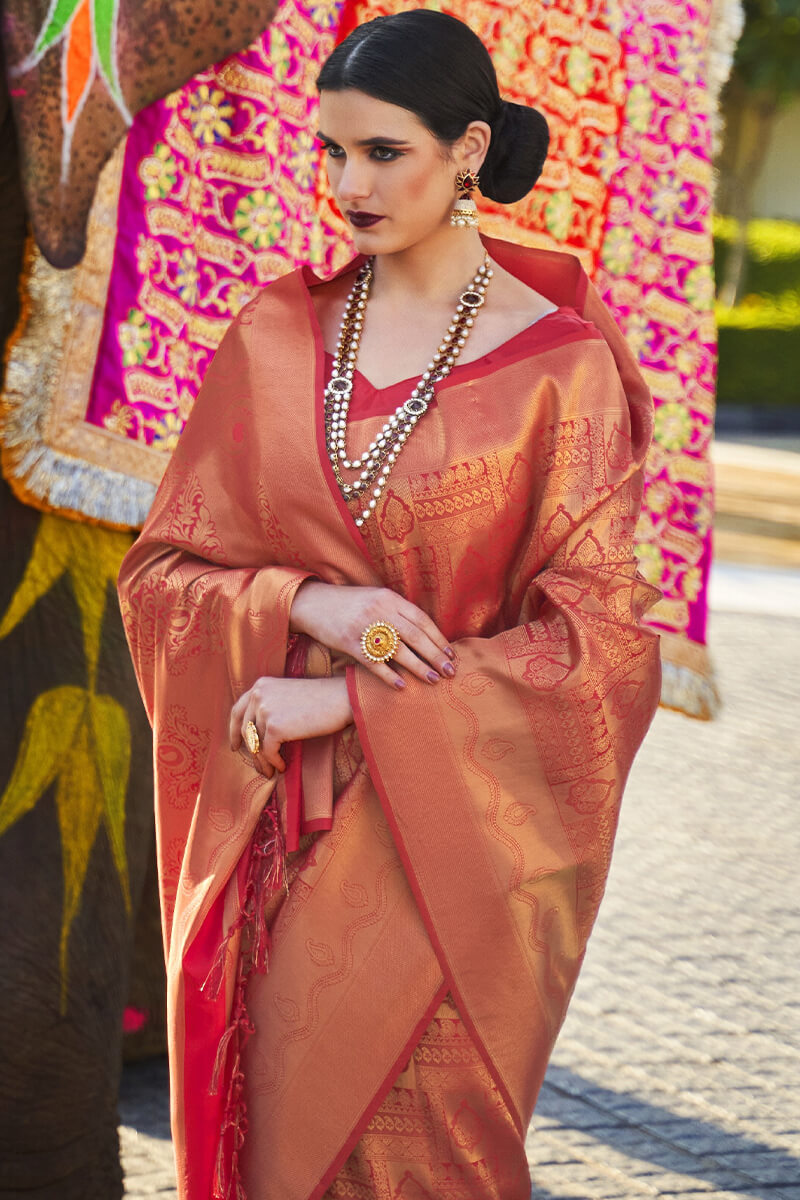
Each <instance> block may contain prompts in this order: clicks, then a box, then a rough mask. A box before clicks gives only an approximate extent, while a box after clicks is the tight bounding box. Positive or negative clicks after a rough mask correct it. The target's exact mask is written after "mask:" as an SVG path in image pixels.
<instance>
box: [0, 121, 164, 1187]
mask: <svg viewBox="0 0 800 1200" xmlns="http://www.w3.org/2000/svg"><path fill="white" fill-rule="evenodd" d="M14 156H15V139H14V134H13V127H12V125H11V121H10V114H9V111H8V108H7V105H6V106H5V107H4V106H3V104H2V103H0V195H2V206H3V220H2V221H1V222H0V346H2V345H4V344H5V342H6V339H7V337H8V335H9V333H10V332H11V329H12V328H13V326H14V324H15V322H16V319H17V316H18V303H17V277H18V274H19V270H20V265H21V260H22V248H23V242H24V237H25V213H24V208H23V205H22V192H21V188H20V187H19V179H18V168H17V167H16V166H15V161H14ZM129 543H130V536H129V535H125V534H119V533H114V532H109V531H106V530H100V529H94V528H90V527H89V526H86V525H79V524H75V523H73V522H70V521H66V520H63V519H62V518H59V517H55V516H50V515H42V514H41V513H39V512H36V511H34V510H33V509H31V508H28V507H26V506H25V505H23V504H21V503H20V502H19V501H18V500H17V499H16V498H14V497H13V495H12V494H11V492H10V490H9V488H8V487H7V485H6V484H5V483H4V482H3V483H2V484H0V564H2V569H1V570H0V679H2V681H3V686H2V689H0V912H1V913H2V920H1V921H0V1012H1V1013H2V1021H0V1196H2V1197H3V1198H6V1197H19V1198H22V1197H25V1198H26V1200H114V1198H115V1197H118V1196H121V1195H122V1177H121V1169H120V1164H119V1145H118V1137H117V1128H116V1126H117V1112H116V1101H117V1090H118V1084H119V1075H120V1067H121V1059H122V1044H123V1036H122V1027H123V1025H122V1022H123V1009H124V1006H125V1002H126V1000H127V998H128V989H129V975H130V970H129V966H130V961H131V954H132V948H133V944H134V932H135V917H136V914H137V911H138V909H139V906H140V901H141V896H142V891H143V885H144V882H145V877H146V873H147V869H148V860H149V858H150V856H151V852H152V851H151V847H152V841H153V818H152V766H151V757H152V743H151V737H150V731H149V727H148V725H147V721H146V718H145V715H144V712H143V710H142V707H141V704H140V701H139V697H138V692H137V688H136V683H135V680H134V677H133V673H132V670H131V667H130V660H129V655H128V650H127V646H126V644H125V638H124V634H123V631H122V625H121V622H120V618H119V613H118V609H117V602H116V594H115V590H114V582H115V576H116V571H117V565H118V562H119V559H120V557H121V555H122V554H123V553H124V550H125V548H126V547H127V545H129ZM152 890H153V883H152V880H151V881H150V885H149V891H152ZM149 891H148V904H149V905H150V907H152V897H151V896H150V895H149ZM150 926H152V920H150ZM149 945H150V953H149V957H150V958H151V960H152V962H153V963H154V969H155V974H156V976H159V975H161V974H162V973H163V966H162V958H161V948H160V945H159V944H158V942H156V943H155V945H153V937H152V932H151V934H150V937H149ZM140 953H141V954H142V956H143V957H145V958H146V957H147V950H146V947H145V948H142V947H140ZM140 987H141V982H140ZM157 992H158V989H156V993H157Z"/></svg>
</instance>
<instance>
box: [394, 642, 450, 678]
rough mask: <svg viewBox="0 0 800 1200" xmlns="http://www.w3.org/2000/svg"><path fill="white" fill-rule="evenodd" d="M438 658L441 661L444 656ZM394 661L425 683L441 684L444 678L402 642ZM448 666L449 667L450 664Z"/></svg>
mask: <svg viewBox="0 0 800 1200" xmlns="http://www.w3.org/2000/svg"><path fill="white" fill-rule="evenodd" d="M437 658H438V659H440V660H441V658H442V655H441V654H439V655H438V656H437ZM392 661H393V662H395V663H397V664H398V666H401V667H404V668H405V670H406V671H408V672H410V674H412V675H415V676H416V677H417V679H421V680H422V682H423V683H439V682H440V681H441V678H442V676H441V675H440V674H439V672H438V670H435V669H434V668H433V667H432V666H431V664H430V662H426V661H425V660H424V659H423V658H420V657H419V656H418V655H417V654H415V653H414V651H413V650H412V649H410V647H409V646H407V645H405V643H404V642H401V643H400V645H399V646H398V648H397V653H396V654H395V656H394V658H393V659H392ZM445 661H447V660H445ZM447 665H448V667H449V666H450V663H449V662H448V663H447ZM448 673H449V672H448Z"/></svg>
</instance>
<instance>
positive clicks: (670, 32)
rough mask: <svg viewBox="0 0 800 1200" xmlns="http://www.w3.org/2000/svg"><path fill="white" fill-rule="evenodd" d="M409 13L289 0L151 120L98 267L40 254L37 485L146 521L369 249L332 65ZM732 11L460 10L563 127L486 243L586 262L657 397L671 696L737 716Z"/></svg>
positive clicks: (133, 156) (24, 396)
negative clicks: (731, 681)
mask: <svg viewBox="0 0 800 1200" xmlns="http://www.w3.org/2000/svg"><path fill="white" fill-rule="evenodd" d="M410 6H413V5H408V4H404V3H392V2H391V0H347V3H346V4H344V5H342V4H341V3H340V2H339V0H283V2H282V3H281V4H280V6H279V7H278V9H277V11H276V13H275V17H274V20H273V22H272V24H271V25H270V27H269V28H268V29H267V30H266V31H264V32H263V33H262V34H261V35H260V36H259V37H257V38H256V40H255V41H254V42H253V43H252V44H251V45H250V46H249V47H248V48H247V49H246V50H245V51H242V52H240V53H237V54H234V55H231V56H230V57H228V58H227V59H225V60H224V61H222V62H219V63H218V64H217V65H216V66H214V67H211V68H209V69H208V70H205V71H203V72H201V73H200V74H197V75H195V76H194V77H193V78H192V79H191V80H190V81H189V82H188V83H187V84H185V86H183V87H180V88H178V89H177V90H175V91H172V92H171V93H170V94H169V95H168V96H166V97H165V98H164V99H162V100H160V101H158V102H157V103H154V104H151V105H150V106H149V107H148V108H146V109H144V110H143V111H142V112H140V113H139V114H138V115H137V116H136V118H135V120H134V122H133V125H132V127H131V130H130V132H129V134H128V136H127V138H126V140H125V142H124V143H123V144H122V145H121V146H120V147H119V149H118V151H117V153H116V154H115V156H114V158H113V159H112V161H111V162H110V163H109V165H108V166H107V167H106V169H105V171H104V173H103V176H102V178H101V182H100V186H99V190H98V193H97V197H96V199H95V204H94V207H93V209H92V214H91V219H90V227H89V237H88V249H87V253H86V255H85V257H84V259H83V262H82V263H81V265H80V266H79V267H77V268H75V270H74V271H71V272H61V273H59V272H55V271H54V270H53V269H52V268H50V267H48V265H47V264H46V263H45V262H44V261H43V260H42V259H41V257H40V256H38V255H36V254H35V253H34V254H32V255H31V257H30V261H29V265H28V273H27V295H28V303H27V310H26V314H25V316H24V318H23V321H22V322H21V328H20V331H19V337H18V339H17V342H16V345H15V347H14V350H13V352H12V354H11V358H10V362H9V372H8V383H7V389H6V396H5V400H6V405H7V413H6V419H5V428H4V432H3V442H4V450H3V462H4V469H5V471H6V474H7V476H8V478H9V479H10V481H11V482H12V485H13V487H14V488H15V490H16V491H17V493H18V495H20V496H21V497H23V498H24V499H26V500H27V501H28V502H30V503H33V504H38V505H40V506H43V507H50V508H54V509H56V510H57V511H59V512H62V513H66V514H70V515H73V516H75V517H76V518H77V519H79V520H91V521H99V522H103V523H108V524H112V525H117V526H120V527H127V528H132V527H138V526H140V525H141V523H142V521H143V520H144V517H145V515H146V513H147V511H148V508H149V506H150V504H151V502H152V498H153V494H154V491H155V487H156V485H157V483H158V481H159V479H160V478H161V475H162V474H163V471H164V468H165V466H166V463H167V462H168V461H169V457H170V454H171V453H172V451H173V450H174V448H175V445H176V444H177V441H178V438H179V436H180V432H181V429H182V428H183V424H184V422H185V420H186V418H187V416H188V414H189V412H190V410H191V408H192V404H193V402H194V397H195V396H196V394H197V389H198V387H199V385H200V382H201V380H202V378H203V375H204V373H205V370H206V368H207V366H208V363H209V361H210V358H211V356H212V355H213V352H214V350H215V348H216V346H217V345H218V344H219V341H220V339H221V337H222V334H223V332H224V331H225V329H226V328H227V326H228V324H229V323H230V321H231V319H232V318H233V317H235V315H236V314H237V313H238V312H239V311H241V309H242V307H243V306H244V305H245V304H246V302H247V301H248V299H250V298H251V297H252V296H253V295H254V293H255V291H256V290H257V288H258V287H260V286H261V285H262V284H264V283H265V282H267V281H268V280H270V279H272V278H274V277H276V276H279V275H281V274H283V273H285V272H287V271H289V270H290V269H291V268H292V267H293V266H295V264H297V263H309V264H312V265H313V266H315V267H319V268H322V269H325V270H328V269H333V268H336V267H338V266H340V265H341V264H342V262H343V261H344V260H345V259H346V257H347V254H348V253H349V251H348V242H347V234H346V229H345V226H344V224H343V222H342V220H341V218H340V217H339V215H338V214H337V213H336V212H335V211H334V210H333V208H332V206H331V202H330V197H329V195H328V193H327V191H326V188H325V184H324V181H323V180H322V179H321V178H320V176H319V173H318V171H317V154H316V152H315V149H314V134H315V115H316V94H315V88H314V80H315V76H316V74H317V71H318V69H319V67H320V65H321V63H322V61H323V60H324V59H325V57H326V56H327V54H328V53H329V52H330V50H331V48H332V46H333V44H334V42H335V40H336V39H337V38H339V37H342V36H344V34H346V33H347V32H348V31H349V29H350V28H352V26H353V24H355V23H358V22H361V21H364V20H368V19H370V18H371V17H373V16H375V15H378V14H380V13H384V12H388V11H394V10H396V9H398V8H403V7H410ZM734 7H735V0H730V2H729V3H727V2H726V0H720V3H719V4H718V5H717V7H716V9H715V12H714V14H713V15H714V21H713V22H712V6H711V3H710V0H701V2H700V3H695V4H688V3H687V4H683V5H680V6H677V7H676V6H675V5H666V4H665V5H655V6H654V5H653V4H647V5H643V4H642V3H641V0H611V2H608V0H584V2H582V3H581V4H575V3H574V2H573V0H568V2H567V0H564V2H559V3H545V0H524V2H523V3H521V4H518V5H514V6H511V7H509V6H508V5H506V4H504V3H499V2H498V0H453V2H452V3H451V4H450V5H449V8H448V11H451V12H452V13H453V14H454V15H455V16H458V17H460V18H462V19H464V20H466V21H467V22H468V23H469V24H470V25H472V27H473V28H474V29H475V30H476V31H477V32H478V34H479V35H480V36H481V37H482V38H483V40H484V42H485V43H486V45H487V46H488V47H489V49H490V51H491V54H492V57H493V60H494V62H495V64H496V66H497V70H498V77H499V81H500V86H501V90H502V92H503V93H504V94H505V95H506V96H508V97H509V98H510V99H514V100H519V101H521V102H525V101H528V102H535V103H536V105H537V107H539V108H540V109H541V110H542V111H543V112H544V113H545V114H546V116H547V120H548V123H549V125H550V130H551V150H550V155H549V158H548V161H547V163H546V165H545V169H544V173H543V175H542V177H541V179H540V181H539V183H538V184H537V187H536V189H535V190H534V192H533V193H532V194H531V195H530V196H528V197H526V198H525V199H524V200H522V201H520V202H519V204H517V205H514V206H509V207H507V208H503V209H502V210H501V209H500V207H499V206H495V205H492V204H489V203H483V204H482V205H481V209H482V225H483V228H484V230H485V232H486V233H488V234H490V235H493V236H499V237H503V238H507V239H509V240H512V241H515V242H518V243H521V244H528V245H536V246H541V247H549V248H560V249H565V250H569V251H571V252H572V253H574V254H575V255H576V256H577V257H578V259H579V260H580V262H581V264H582V265H583V267H584V268H585V270H586V271H587V272H588V274H589V275H590V277H592V278H593V279H594V281H595V282H596V284H597V286H598V288H599V290H600V292H601V295H602V296H603V298H604V300H605V301H606V303H607V304H608V305H609V307H610V309H611V311H612V312H613V314H614V316H615V318H616V319H617V321H618V323H619V325H620V327H621V329H622V330H623V332H624V333H625V334H626V336H627V338H628V340H629V342H630V344H631V346H632V348H633V350H634V352H635V353H636V355H637V358H638V360H639V363H640V367H641V370H642V372H643V374H644V376H645V379H646V380H647V382H648V385H649V386H650V389H651V391H652V394H653V396H654V398H655V402H656V424H655V440H654V442H653V446H652V448H651V451H650V454H649V457H648V462H647V468H646V472H647V473H646V489H645V505H644V508H643V511H642V516H641V519H640V522H639V527H638V533H637V554H638V557H639V561H640V563H641V567H642V570H643V572H644V573H645V575H646V576H647V578H648V579H649V580H650V581H651V582H653V583H655V584H657V585H658V587H659V588H660V589H661V590H662V592H663V598H662V600H661V601H660V603H659V604H658V605H656V607H655V608H654V609H653V611H652V612H651V613H650V614H649V617H648V620H649V621H650V622H651V623H652V624H653V626H654V627H656V628H657V629H658V630H659V632H660V633H661V644H662V654H663V658H664V684H663V688H664V690H663V695H662V701H663V703H665V704H667V705H670V706H673V707H677V708H680V709H682V710H683V711H684V712H687V713H690V714H692V715H695V716H704V717H707V716H710V715H712V714H713V711H714V708H715V704H716V691H715V687H714V683H713V673H712V669H711V665H710V662H709V658H708V653H707V650H706V639H707V628H706V624H707V584H708V574H709V567H710V561H711V542H710V526H711V516H712V507H711V506H712V493H711V471H710V464H709V444H710V440H711V433H712V424H713V409H714V371H715V340H716V339H715V330H714V321H713V312H712V304H713V281H712V273H711V258H712V243H711V230H710V200H711V186H712V172H711V162H710V155H711V140H712V125H713V123H714V118H715V115H716V95H715V89H716V88H717V86H718V82H719V77H720V75H722V76H724V67H718V68H717V74H716V77H715V75H714V73H713V71H712V67H713V64H714V63H719V62H722V61H724V59H725V53H724V50H725V48H726V47H725V38H724V37H723V38H722V39H719V38H717V39H716V40H715V41H712V33H713V32H714V30H717V31H718V30H719V29H720V28H722V29H723V30H724V28H725V21H724V20H720V14H721V13H722V15H723V16H724V15H725V14H726V13H727V12H728V11H733V9H734ZM93 11H94V10H93ZM92 19H95V18H94V17H92ZM728 23H729V24H730V22H728ZM728 44H730V39H728ZM720 45H721V46H722V49H723V52H722V53H720V52H719V46H720ZM712 52H713V53H712Z"/></svg>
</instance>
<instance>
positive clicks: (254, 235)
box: [233, 188, 283, 250]
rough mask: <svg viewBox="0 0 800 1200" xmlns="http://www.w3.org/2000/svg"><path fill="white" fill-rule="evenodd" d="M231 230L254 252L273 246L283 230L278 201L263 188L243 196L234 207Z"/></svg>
mask: <svg viewBox="0 0 800 1200" xmlns="http://www.w3.org/2000/svg"><path fill="white" fill-rule="evenodd" d="M233 228H234V229H235V230H236V232H237V233H238V235H239V237H240V238H241V239H242V241H244V242H247V243H248V245H250V246H253V247H255V249H256V250H263V249H264V248H265V247H266V246H274V244H275V242H277V240H278V238H279V237H280V236H281V232H282V229H283V209H282V208H281V206H280V201H278V200H276V198H275V197H274V196H273V195H272V193H271V192H267V191H265V190H264V189H263V188H258V190H257V191H255V192H251V193H250V195H249V196H243V197H242V199H241V200H240V201H239V203H238V204H237V206H236V212H235V213H234V216H233Z"/></svg>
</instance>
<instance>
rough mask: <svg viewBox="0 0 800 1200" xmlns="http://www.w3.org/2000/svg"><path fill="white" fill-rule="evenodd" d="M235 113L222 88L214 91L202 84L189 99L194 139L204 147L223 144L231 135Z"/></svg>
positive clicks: (190, 121) (190, 120)
mask: <svg viewBox="0 0 800 1200" xmlns="http://www.w3.org/2000/svg"><path fill="white" fill-rule="evenodd" d="M235 111H236V110H235V109H234V107H233V105H232V104H230V103H229V102H228V101H227V100H226V98H225V93H224V92H223V91H222V90H221V89H220V88H213V89H212V88H210V87H209V86H208V84H207V83H201V84H200V86H199V87H198V89H197V91H196V92H194V93H193V94H192V95H191V96H190V97H189V124H190V126H191V130H192V137H193V138H194V139H195V141H197V142H200V143H201V144H202V145H204V146H210V145H212V144H213V143H214V142H221V141H222V140H223V139H224V138H226V137H228V136H229V135H230V132H231V117H232V116H233V114H234V112H235Z"/></svg>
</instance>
